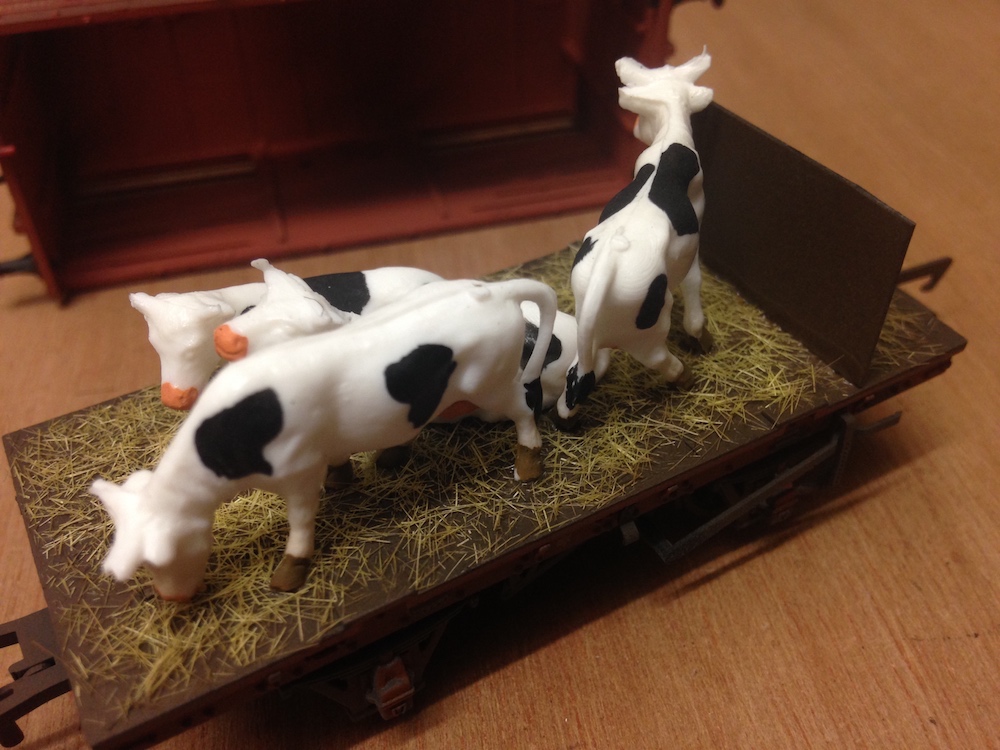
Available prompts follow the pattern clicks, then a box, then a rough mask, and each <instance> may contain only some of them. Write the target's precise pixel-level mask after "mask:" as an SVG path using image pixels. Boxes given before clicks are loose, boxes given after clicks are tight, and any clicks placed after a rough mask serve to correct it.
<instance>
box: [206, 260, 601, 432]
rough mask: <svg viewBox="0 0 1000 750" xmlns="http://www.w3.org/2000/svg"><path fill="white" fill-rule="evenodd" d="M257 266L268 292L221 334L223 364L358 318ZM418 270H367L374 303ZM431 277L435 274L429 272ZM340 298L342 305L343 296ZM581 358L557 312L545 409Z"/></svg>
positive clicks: (532, 315)
mask: <svg viewBox="0 0 1000 750" xmlns="http://www.w3.org/2000/svg"><path fill="white" fill-rule="evenodd" d="M251 265H253V267H254V268H258V269H260V270H261V271H262V272H263V273H264V283H265V285H266V287H267V289H266V291H265V292H264V294H263V296H262V297H261V299H260V301H259V302H258V303H257V304H256V305H255V306H254V307H253V308H252V309H249V310H247V311H246V312H244V313H243V314H241V315H237V316H236V317H235V318H233V319H232V320H229V321H227V322H225V323H223V324H222V325H220V326H219V327H218V328H217V329H216V330H215V334H214V339H215V350H216V352H217V353H218V355H219V356H220V357H222V358H223V359H225V360H228V361H230V362H235V361H237V360H239V359H242V358H243V357H245V356H247V355H249V354H253V353H254V352H259V351H262V350H263V349H267V348H269V347H271V346H274V345H275V344H279V343H281V342H284V341H288V340H289V339H292V338H298V337H300V336H308V335H312V334H314V333H320V332H323V331H328V330H332V329H334V328H339V327H340V326H342V325H344V324H345V323H347V322H349V321H350V320H353V319H355V318H357V315H355V314H349V313H345V312H343V311H342V310H340V309H337V308H336V307H332V306H331V305H329V304H328V303H327V300H326V298H325V297H324V296H323V295H321V294H319V293H317V292H316V291H314V289H313V288H311V287H310V286H309V285H307V284H306V282H304V281H303V280H302V279H300V278H299V277H297V276H294V275H293V274H289V273H285V272H284V271H281V270H279V269H277V268H275V267H273V266H272V265H271V264H270V263H268V262H267V261H266V260H255V261H254V262H253V263H252V264H251ZM416 270H417V269H398V268H379V269H375V270H373V271H366V272H365V273H366V275H367V276H368V285H369V286H370V287H374V288H375V289H377V290H378V293H379V294H380V295H382V296H381V298H380V299H378V300H373V302H372V304H373V305H376V306H381V305H384V304H386V303H387V301H388V300H390V299H393V298H399V297H400V296H402V295H403V294H405V293H407V292H409V291H410V290H411V288H412V286H413V283H412V282H413V281H414V280H415V279H418V278H419V277H415V276H413V275H412V274H406V275H401V274H400V271H416ZM427 273H428V274H429V272H427ZM429 275H430V274H429ZM341 276H343V274H336V275H334V276H333V277H329V278H335V279H337V280H338V281H339V279H340V277H341ZM438 280H440V279H438ZM394 287H395V289H394ZM336 298H337V299H338V300H342V299H343V296H342V295H341V296H339V297H336ZM376 303H377V304H376ZM345 307H347V305H345ZM364 309H367V308H364ZM521 312H522V314H523V315H524V322H525V331H524V350H523V352H522V354H521V364H522V367H523V366H524V365H525V364H527V361H528V358H529V357H530V355H531V352H532V351H533V349H534V346H535V340H536V339H537V337H538V322H539V315H538V306H537V305H535V304H534V303H533V302H522V303H521ZM575 359H576V320H575V319H574V318H573V316H572V315H568V314H566V313H564V312H557V313H556V319H555V324H554V329H553V333H552V338H551V340H550V342H549V347H548V351H547V352H546V356H545V364H544V369H543V370H542V378H541V380H542V408H543V409H548V408H550V407H552V406H555V404H556V401H557V400H558V399H559V397H560V396H561V395H562V392H563V388H564V387H565V384H566V370H567V368H568V367H569V365H570V363H572V362H573V361H574V360H575ZM605 364H606V363H605ZM603 370H604V368H603V367H601V366H600V365H599V366H598V369H597V377H598V379H600V377H601V376H602V375H603ZM460 416H466V415H465V414H461V415H458V414H452V415H445V417H444V418H445V419H449V418H452V417H454V418H457V417H460ZM470 416H475V417H477V418H479V419H482V420H483V421H487V422H495V421H499V420H500V419H502V417H501V416H500V415H497V414H493V413H489V412H486V411H483V410H481V409H480V410H478V411H476V412H474V413H472V414H471V415H470Z"/></svg>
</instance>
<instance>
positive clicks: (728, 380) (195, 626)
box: [12, 248, 926, 718]
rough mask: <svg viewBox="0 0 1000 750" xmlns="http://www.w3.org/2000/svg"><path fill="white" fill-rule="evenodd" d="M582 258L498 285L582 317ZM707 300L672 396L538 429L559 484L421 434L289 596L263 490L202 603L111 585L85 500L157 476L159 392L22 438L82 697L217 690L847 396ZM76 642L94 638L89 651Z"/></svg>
mask: <svg viewBox="0 0 1000 750" xmlns="http://www.w3.org/2000/svg"><path fill="white" fill-rule="evenodd" d="M573 252H574V250H573V248H569V249H567V250H565V251H563V252H561V253H558V254H556V255H553V256H550V257H548V258H546V259H543V260H542V261H537V262H534V263H531V264H528V265H527V266H525V267H523V268H517V269H512V270H509V271H506V272H504V273H502V274H496V275H494V276H493V277H491V278H492V279H499V278H507V277H511V276H517V275H530V276H535V277H538V278H541V279H542V280H544V281H547V282H548V283H550V284H551V285H552V286H553V287H554V288H556V290H557V291H558V293H559V296H560V302H561V307H562V308H563V309H565V310H567V311H571V309H572V295H571V293H570V292H569V289H568V283H567V280H568V278H569V271H570V267H571V263H572V258H573ZM703 301H704V307H705V310H706V312H707V315H708V317H709V321H710V322H709V327H710V330H711V332H712V334H713V336H714V338H715V348H714V350H713V351H712V352H710V353H709V354H706V355H701V354H693V353H690V352H685V351H684V341H683V338H684V337H683V334H682V332H681V329H680V308H681V303H680V301H678V303H677V304H676V305H675V310H674V328H673V333H672V338H673V340H674V350H675V351H677V352H680V353H681V357H682V359H683V360H684V362H685V364H686V365H687V366H690V367H691V369H692V372H693V375H694V379H693V383H692V384H691V386H690V387H689V388H687V389H686V390H684V391H679V390H677V389H675V388H672V387H670V386H668V385H665V384H663V383H661V382H660V381H659V379H658V377H657V376H656V375H655V374H654V373H651V372H649V371H647V370H645V369H644V368H643V367H641V366H640V365H638V364H637V363H635V362H634V361H632V360H631V359H630V358H629V357H627V356H624V355H616V356H615V357H614V358H613V360H612V365H611V368H610V370H609V372H608V374H607V376H606V378H605V380H604V381H603V382H602V383H601V385H600V387H599V388H598V389H597V391H596V392H595V393H594V395H593V396H592V398H591V401H590V402H589V403H588V404H587V405H586V407H585V409H584V417H583V427H584V428H585V429H583V430H581V431H580V432H579V433H562V432H559V431H557V430H556V429H555V428H554V427H553V426H552V425H551V424H550V423H548V421H547V420H546V421H545V422H544V424H543V425H542V431H543V440H544V452H545V461H546V468H547V471H546V474H545V475H544V476H543V477H542V478H541V479H540V480H539V481H538V482H535V483H533V484H530V485H520V484H518V483H516V482H514V481H513V479H512V478H511V474H512V461H513V454H514V431H513V429H512V428H511V426H510V425H485V424H482V423H478V422H474V421H467V422H464V423H461V424H458V425H451V426H432V427H429V428H428V429H426V430H425V431H424V432H423V433H422V434H421V436H420V437H419V438H418V439H417V440H416V442H415V443H414V445H413V455H412V458H411V460H410V462H409V463H408V464H407V465H406V466H405V467H404V468H403V469H402V470H399V471H382V470H378V469H377V468H376V466H375V463H374V460H373V457H372V456H371V455H359V456H356V457H355V458H354V462H353V466H354V472H355V483H354V486H353V487H352V488H351V490H350V491H348V492H332V493H329V494H328V496H327V497H326V498H325V499H324V502H323V503H322V506H321V512H320V516H319V519H318V525H317V544H318V553H317V555H316V560H315V563H314V566H313V568H312V570H311V572H310V575H309V580H308V583H307V585H306V586H305V587H304V588H303V589H302V590H301V591H299V592H297V593H295V594H292V595H278V594H274V593H272V592H271V591H270V590H269V588H268V580H269V578H270V575H271V572H272V570H273V567H274V566H275V565H276V564H277V562H278V561H279V559H280V557H281V553H282V549H283V546H284V541H285V538H286V533H287V526H286V520H285V507H284V503H283V502H282V501H281V500H280V499H279V498H277V497H275V496H273V495H270V494H268V493H264V492H260V491H251V492H247V493H245V494H243V495H241V496H239V497H238V498H236V499H234V500H233V501H231V502H229V503H227V504H225V505H223V506H222V507H221V508H220V509H219V511H218V514H217V516H216V525H215V547H214V550H215V551H214V553H213V557H212V560H211V561H210V564H209V571H208V575H207V579H206V583H207V589H206V591H205V593H204V594H202V595H200V596H199V597H197V598H196V600H195V601H194V602H193V603H191V604H181V605H179V604H172V603H168V602H163V601H160V600H159V599H157V598H156V597H155V596H154V595H153V594H152V592H151V590H150V588H149V586H148V576H147V575H146V574H144V573H142V572H140V574H139V575H138V576H137V578H136V579H135V580H134V581H133V582H131V583H129V584H125V585H123V584H118V583H116V582H114V581H112V580H111V579H110V578H109V577H108V576H105V575H103V574H102V573H101V572H100V563H101V561H102V559H103V557H104V555H105V554H106V552H107V547H108V542H109V540H110V538H111V534H112V527H111V524H110V521H109V519H108V518H107V516H106V514H105V513H104V511H103V510H102V509H101V507H100V503H99V502H98V501H97V500H96V498H93V497H92V496H91V495H89V494H88V491H87V489H88V487H89V485H90V482H91V481H92V480H93V479H94V478H95V477H98V476H101V477H105V478H109V479H112V480H115V481H121V480H122V479H124V478H125V477H126V476H127V475H128V474H129V473H131V472H132V471H135V470H137V469H141V468H152V467H155V465H156V463H157V461H158V458H159V456H160V455H161V453H162V451H163V450H164V448H165V446H166V445H167V443H168V441H169V439H170V437H171V436H172V434H173V433H174V431H175V430H176V429H177V427H178V426H179V424H180V421H181V419H182V416H181V415H179V414H176V413H174V412H170V411H169V410H167V409H165V408H164V407H163V406H162V405H161V404H160V403H159V398H158V397H159V389H158V388H151V389H148V390H145V391H142V392H140V393H138V394H134V395H132V396H129V397H126V398H124V399H121V400H118V401H116V402H113V403H111V404H108V405H105V406H101V407H95V408H93V409H90V410H86V411H83V412H79V413H76V414H73V415H69V416H67V417H64V418H61V419H57V420H55V421H54V422H52V423H50V424H48V425H46V426H45V427H44V428H42V429H40V430H38V431H37V432H36V433H35V434H33V435H32V436H30V437H29V438H28V439H25V440H23V441H22V442H21V443H20V447H19V454H18V455H17V456H16V457H12V458H16V460H15V461H13V465H14V468H15V472H16V475H15V480H16V482H17V484H18V487H19V488H20V491H21V493H22V495H23V497H25V498H26V502H25V504H24V508H25V513H26V516H27V520H28V523H29V526H30V527H31V528H32V529H33V530H34V533H36V534H37V536H38V538H39V540H40V544H41V553H42V554H43V555H44V557H45V558H46V560H47V565H46V566H40V567H42V570H41V574H42V575H43V576H45V577H46V580H45V581H44V583H45V585H46V587H49V588H51V589H53V590H58V591H60V592H62V594H63V595H64V596H65V599H66V601H72V602H74V603H73V604H72V605H69V606H67V607H66V608H54V609H53V613H52V614H53V616H54V617H56V618H58V619H59V620H61V621H62V625H63V628H64V630H65V631H66V632H67V633H68V634H69V636H68V637H69V640H70V641H71V642H73V643H74V644H76V645H75V647H74V648H73V649H72V651H71V661H70V662H69V663H67V664H66V666H67V668H68V669H69V670H70V672H71V673H72V675H73V679H74V682H75V684H76V685H77V686H78V689H79V690H80V692H81V697H85V698H87V699H89V700H100V701H101V702H102V703H103V704H106V705H109V706H113V707H115V710H116V711H117V714H118V717H119V718H120V717H123V716H125V715H126V714H127V713H128V712H129V711H130V710H132V709H133V708H134V707H136V706H144V707H148V706H149V705H150V704H152V703H155V702H157V701H162V700H165V699H167V698H169V697H171V696H173V695H176V694H179V693H183V692H184V691H186V690H188V689H189V688H190V687H191V686H192V685H197V684H203V683H204V681H207V680H209V679H211V680H213V681H218V680H219V679H220V678H224V677H225V676H227V675H230V674H237V673H238V672H240V671H241V670H244V669H245V668H247V667H248V666H250V665H255V664H258V663H260V662H262V661H266V660H269V659H272V658H274V657H277V656H280V655H281V654H283V653H285V652H287V651H289V650H291V649H293V648H299V647H301V646H302V645H308V644H311V643H315V642H317V641H318V640H319V639H321V638H322V637H323V636H324V634H327V633H329V632H330V631H331V630H332V629H334V628H337V627H338V626H339V625H341V623H344V622H345V621H347V620H349V619H350V618H351V617H352V616H353V615H356V614H357V613H359V612H362V611H364V609H365V607H366V606H367V605H368V604H369V603H370V602H372V601H374V600H376V599H378V598H379V597H381V596H384V594H385V593H386V592H409V591H422V590H426V589H428V588H431V587H433V586H436V585H438V584H439V583H440V582H442V581H444V580H447V579H449V578H451V577H453V576H455V575H457V574H460V573H462V572H463V571H466V570H469V569H471V568H473V567H475V566H477V565H479V564H481V563H483V562H484V561H487V560H490V559H493V558H495V557H497V556H498V555H501V554H503V553H504V552H507V551H510V550H511V549H514V548H516V547H517V546H519V545H521V544H524V543H526V542H529V541H531V540H533V539H537V538H538V537H539V536H540V535H544V534H546V533H548V532H550V531H551V530H553V529H556V528H559V527H561V526H563V525H565V524H567V523H570V522H572V521H573V520H575V519H577V518H579V517H580V515H581V514H582V513H585V512H587V511H589V510H593V509H599V508H601V507H604V506H606V505H608V504H611V503H614V502H616V501H617V500H618V499H619V498H620V497H621V496H622V494H623V493H624V492H626V491H627V490H628V489H629V488H630V487H633V486H634V485H635V484H636V482H637V481H639V478H640V475H641V473H642V472H643V471H644V469H646V468H647V467H648V466H649V465H650V462H651V461H652V460H653V455H654V451H656V452H657V455H658V456H662V455H664V450H665V449H668V455H670V456H671V457H673V458H672V460H674V461H676V462H677V463H680V462H682V461H685V460H688V459H690V458H691V457H692V456H696V455H697V454H699V453H700V452H702V451H704V450H706V449H707V448H708V447H711V446H716V445H718V444H719V443H724V442H725V441H726V440H727V437H726V435H727V431H728V430H729V429H730V428H732V427H733V426H734V425H740V426H741V427H743V426H746V425H749V426H751V427H753V428H755V429H760V430H768V429H770V428H771V427H772V426H773V425H774V424H775V423H777V422H778V421H780V420H781V419H783V418H786V417H788V416H789V415H792V414H794V413H796V412H798V411H800V410H805V409H809V408H812V407H814V406H815V405H816V399H817V398H818V396H817V394H820V393H822V394H825V395H824V396H823V398H829V397H830V394H831V392H832V393H834V394H836V393H844V394H847V393H849V392H851V390H852V389H851V386H850V385H849V384H848V383H846V382H845V381H843V380H842V379H841V378H839V377H838V376H837V375H835V374H834V373H833V372H832V371H831V370H830V369H829V368H828V367H826V366H825V365H823V364H822V363H821V362H819V361H818V360H817V359H816V358H815V357H813V356H812V355H811V354H810V353H809V352H808V351H806V350H805V349H804V348H803V347H802V345H801V344H799V343H798V342H797V341H796V340H795V339H793V338H792V337H791V336H789V335H788V334H786V333H784V332H783V331H781V330H780V329H778V328H777V327H776V326H774V325H773V324H771V323H770V322H769V321H768V320H767V319H766V318H765V317H764V315H763V314H762V313H761V312H760V311H759V310H758V309H757V308H755V307H753V306H751V305H749V304H748V303H746V302H745V301H744V300H743V299H742V298H741V297H740V295H739V294H738V293H736V292H735V291H734V289H733V288H732V287H730V286H729V285H728V284H726V283H724V282H722V281H720V280H719V279H717V278H715V277H714V276H712V275H711V274H707V273H706V274H705V281H704V290H703ZM915 325H917V326H918V325H920V321H917V320H914V319H909V318H907V317H906V316H905V315H903V314H901V313H899V314H898V313H897V311H895V309H894V311H893V312H892V313H891V314H890V317H889V321H888V322H887V324H886V327H885V334H884V338H883V341H882V342H881V343H880V346H879V351H878V354H877V357H876V364H877V365H878V364H881V365H885V366H888V365H889V364H891V363H896V362H900V361H906V360H907V359H908V358H912V357H920V356H923V355H924V354H926V353H924V352H917V353H914V352H911V351H910V350H909V348H908V347H909V343H908V342H909V341H910V340H912V338H913V337H912V336H911V335H910V333H911V329H912V327H913V326H915ZM80 644H82V645H80Z"/></svg>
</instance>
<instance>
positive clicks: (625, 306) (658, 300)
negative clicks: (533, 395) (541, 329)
mask: <svg viewBox="0 0 1000 750" xmlns="http://www.w3.org/2000/svg"><path fill="white" fill-rule="evenodd" d="M710 64H711V58H710V57H709V55H708V54H707V53H702V54H701V55H698V56H696V57H694V58H692V59H691V60H689V61H688V62H686V63H684V64H683V65H679V66H677V67H672V66H670V65H666V66H664V67H662V68H655V69H650V68H646V67H644V66H643V65H641V64H640V63H638V62H636V61H635V60H632V59H631V58H622V59H620V60H618V62H617V63H616V64H615V70H616V71H617V73H618V77H619V78H620V79H621V81H622V83H623V84H624V85H623V86H622V88H620V89H619V96H618V102H619V104H620V105H621V106H622V107H623V108H624V109H626V110H628V111H630V112H633V113H634V114H636V115H638V118H637V120H636V123H635V131H634V132H635V136H636V137H637V138H638V139H640V140H641V141H642V142H643V143H645V144H647V145H648V148H646V149H645V150H644V151H643V152H642V154H641V155H640V156H639V158H638V160H637V161H636V165H635V178H634V179H633V180H632V182H631V183H630V184H629V185H628V186H627V187H626V188H625V189H623V190H622V191H621V192H620V193H618V195H616V196H615V197H614V198H612V200H611V201H610V202H609V203H608V205H607V206H606V207H605V209H604V211H603V212H602V214H601V217H600V222H599V223H598V225H597V226H596V227H594V228H593V229H592V230H590V232H588V233H587V235H586V236H585V238H584V241H583V244H582V245H581V247H580V250H579V252H578V253H577V256H576V258H575V260H574V263H573V271H572V276H571V284H572V288H573V295H574V296H575V298H576V317H577V325H578V339H577V341H578V346H577V350H578V351H577V357H578V361H577V362H576V363H574V364H573V366H572V367H570V369H569V371H568V373H567V376H566V392H565V394H564V396H563V398H562V399H560V402H559V415H560V416H561V417H563V418H569V417H571V416H572V415H573V414H574V413H575V411H576V409H577V407H578V406H579V404H580V403H581V402H583V401H584V400H585V399H586V398H587V396H588V395H589V394H590V392H591V391H592V390H593V388H594V385H595V383H596V376H595V372H594V371H595V362H596V360H597V358H598V353H599V352H600V351H601V350H604V349H622V350H624V351H626V352H628V353H629V354H631V355H632V356H633V357H635V358H636V359H637V360H639V361H640V362H641V363H642V364H644V365H646V366H647V367H649V368H652V369H655V370H657V371H659V372H660V373H662V374H663V376H664V377H665V378H666V380H668V381H670V382H675V381H677V380H678V379H679V378H680V377H681V376H682V374H683V372H684V365H683V364H682V363H681V361H680V360H679V359H677V357H675V356H674V355H673V354H672V353H671V352H670V351H669V350H668V349H667V343H666V340H667V334H668V333H669V331H670V310H671V307H672V306H673V292H675V291H676V290H677V289H678V288H679V289H680V292H681V294H682V295H683V297H684V329H685V331H687V333H688V334H690V335H691V336H693V337H694V338H696V339H698V341H699V342H700V343H701V344H702V347H703V348H705V349H707V348H709V347H710V345H711V344H710V338H709V336H708V332H707V331H706V330H705V318H704V314H703V313H702V309H701V299H700V295H701V270H700V268H699V264H698V237H699V230H700V226H701V216H702V211H703V209H704V203H705V195H704V190H703V188H702V172H701V164H700V162H699V160H698V154H697V153H696V152H695V150H694V139H693V138H692V135H691V113H692V112H697V111H700V110H702V109H704V108H705V107H707V106H708V104H709V103H710V102H711V101H712V90H711V89H708V88H705V87H703V86H697V85H695V81H696V80H697V79H698V77H699V76H701V74H702V73H704V72H705V71H706V70H707V69H708V67H709V65H710Z"/></svg>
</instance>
